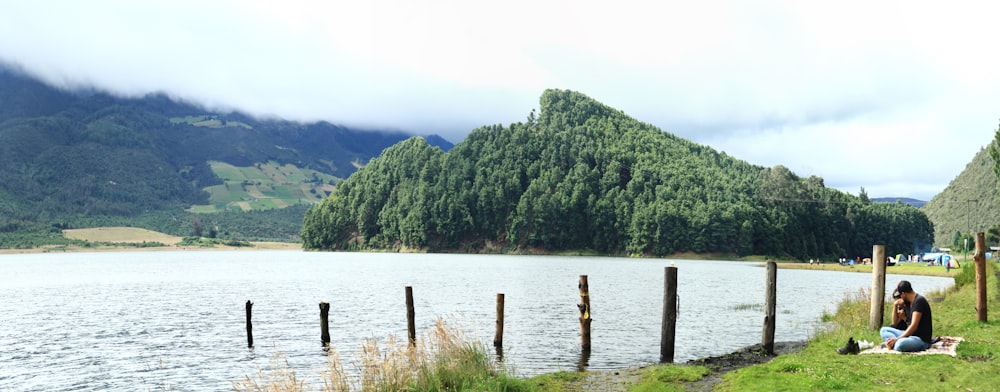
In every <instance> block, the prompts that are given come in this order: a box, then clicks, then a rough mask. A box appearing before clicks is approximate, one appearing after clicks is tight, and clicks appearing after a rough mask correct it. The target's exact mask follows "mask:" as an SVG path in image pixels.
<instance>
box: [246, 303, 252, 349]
mask: <svg viewBox="0 0 1000 392" xmlns="http://www.w3.org/2000/svg"><path fill="white" fill-rule="evenodd" d="M251 309H253V302H250V301H247V347H250V348H253V324H251V323H250V310H251Z"/></svg>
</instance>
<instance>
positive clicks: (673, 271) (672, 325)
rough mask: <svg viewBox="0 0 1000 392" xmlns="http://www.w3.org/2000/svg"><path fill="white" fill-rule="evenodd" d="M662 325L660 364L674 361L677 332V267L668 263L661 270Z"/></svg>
mask: <svg viewBox="0 0 1000 392" xmlns="http://www.w3.org/2000/svg"><path fill="white" fill-rule="evenodd" d="M663 270H664V272H663V323H662V324H661V326H660V362H673V361H674V337H675V335H676V334H675V332H676V331H677V267H675V266H674V263H670V266H669V267H666V268H664V269H663Z"/></svg>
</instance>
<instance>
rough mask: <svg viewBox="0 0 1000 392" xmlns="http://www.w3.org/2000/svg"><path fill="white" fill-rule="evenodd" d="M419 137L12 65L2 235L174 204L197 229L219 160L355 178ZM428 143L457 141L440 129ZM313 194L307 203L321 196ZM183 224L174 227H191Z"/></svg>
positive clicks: (0, 104)
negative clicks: (48, 75) (272, 117)
mask: <svg viewBox="0 0 1000 392" xmlns="http://www.w3.org/2000/svg"><path fill="white" fill-rule="evenodd" d="M410 136H412V135H410V134H405V133H402V132H398V131H361V130H356V129H349V128H345V127H341V126H336V125H333V124H329V123H325V122H321V123H312V124H301V123H294V122H288V121H261V120H257V119H254V118H251V117H248V116H245V115H241V114H239V113H214V112H211V111H208V110H206V109H203V108H200V107H197V106H193V105H189V104H185V103H180V102H175V101H172V100H171V99H169V98H167V97H165V96H163V95H149V96H146V97H143V98H137V99H126V98H116V97H113V96H110V95H107V94H103V93H100V92H94V91H83V92H79V91H78V92H66V91H61V90H58V89H54V88H51V87H48V86H46V85H44V84H42V83H41V82H39V81H37V80H34V79H32V78H29V77H26V76H24V75H23V74H21V73H20V72H19V71H17V70H15V69H13V68H11V67H6V66H4V65H3V64H0V234H3V233H10V232H16V231H19V230H24V229H26V228H30V227H34V226H38V225H43V226H51V225H54V226H57V227H65V226H67V225H71V226H72V225H78V224H91V223H90V222H109V223H110V222H114V223H116V224H122V223H125V224H129V222H127V219H123V218H136V217H138V216H140V215H143V214H147V215H148V214H152V213H157V212H164V211H167V212H170V216H171V218H170V219H174V220H177V219H180V220H183V225H184V226H187V227H190V223H191V216H184V210H185V209H188V208H190V207H191V206H192V205H207V204H209V203H210V198H209V193H208V192H206V191H205V188H206V187H210V186H215V185H220V184H223V180H222V179H221V178H220V177H219V176H218V175H217V174H216V173H214V172H213V170H212V168H211V167H210V162H219V165H222V164H226V165H229V166H227V167H252V165H259V164H270V165H272V166H273V167H281V168H291V167H293V166H294V167H295V168H297V169H301V170H302V172H304V173H309V174H313V175H314V178H320V176H323V178H331V179H332V178H345V177H347V176H349V175H350V174H351V173H353V172H354V171H355V170H357V167H358V166H360V165H363V164H365V163H367V162H368V160H369V159H371V158H372V157H374V156H376V155H378V154H379V153H380V152H381V151H382V150H383V149H385V148H386V147H388V146H391V145H393V144H395V143H397V142H399V141H401V140H405V139H406V138H409V137H410ZM427 140H430V141H432V142H434V143H436V144H438V145H440V146H442V147H443V148H445V149H447V148H450V147H451V144H450V143H449V142H447V141H445V140H444V139H441V138H440V137H437V136H428V137H427ZM286 165H290V166H286ZM258 167H260V166H258ZM265 169H266V168H265ZM290 170H291V169H289V170H285V172H286V173H288V172H289V171H290ZM318 181H319V180H317V182H318ZM327 181H330V182H332V180H327ZM324 183H325V181H324ZM237 186H238V184H237ZM312 197H313V199H314V200H311V201H307V202H312V201H317V200H318V197H317V196H312ZM304 211H305V208H299V209H297V212H295V213H297V214H298V216H297V217H294V220H292V221H293V222H295V226H294V227H291V228H287V227H286V228H282V229H278V230H275V231H276V232H275V233H272V234H271V235H273V236H275V237H278V238H296V237H297V234H298V232H299V231H300V229H301V222H302V220H301V218H302V214H304ZM178 214H179V215H181V216H182V217H181V218H177V216H178ZM220 216H221V215H213V217H212V220H215V219H216V218H218V217H220ZM234 219H235V220H234V221H240V220H243V219H244V218H242V217H237V218H234ZM158 223H162V224H167V223H168V222H165V221H163V220H162V219H161V222H158ZM148 226H149V225H146V227H147V228H152V229H158V230H164V228H163V227H148ZM180 226H181V225H173V226H170V227H171V228H167V229H165V230H166V231H168V232H171V233H172V234H176V235H186V234H189V233H190V231H188V230H186V229H180V228H179V227H180ZM235 229H236V228H234V230H235ZM282 231H283V232H282ZM2 242H3V241H0V245H3V244H2Z"/></svg>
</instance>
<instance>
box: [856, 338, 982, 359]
mask: <svg viewBox="0 0 1000 392" xmlns="http://www.w3.org/2000/svg"><path fill="white" fill-rule="evenodd" d="M940 339H941V340H939V341H937V342H935V343H934V344H932V345H931V347H930V348H928V349H926V350H924V351H917V352H911V353H903V352H899V351H896V350H890V349H889V348H888V347H886V346H885V343H883V344H881V345H878V346H875V347H872V348H870V349H867V350H864V351H862V352H861V354H913V355H930V354H947V355H951V356H953V357H954V356H955V355H957V354H956V353H955V349H956V348H958V343H959V342H961V341H962V340H964V339H962V338H961V337H959V336H941V337H940Z"/></svg>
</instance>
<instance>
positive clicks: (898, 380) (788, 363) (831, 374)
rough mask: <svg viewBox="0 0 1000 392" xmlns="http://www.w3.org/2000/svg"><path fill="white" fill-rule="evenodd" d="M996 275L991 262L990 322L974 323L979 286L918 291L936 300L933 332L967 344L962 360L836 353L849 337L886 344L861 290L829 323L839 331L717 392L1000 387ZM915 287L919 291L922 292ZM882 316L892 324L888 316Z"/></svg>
mask: <svg viewBox="0 0 1000 392" xmlns="http://www.w3.org/2000/svg"><path fill="white" fill-rule="evenodd" d="M971 264H972V263H969V265H968V266H965V267H966V268H962V269H961V271H960V274H962V275H965V276H968V275H972V276H973V277H974V275H975V273H974V269H973V268H972V265H971ZM993 269H994V266H993V265H992V264H991V263H990V264H989V266H988V270H989V272H988V273H987V275H988V283H987V286H988V288H989V289H988V292H989V293H991V294H990V295H989V296H988V306H987V308H988V310H989V314H988V317H987V319H988V320H993V321H989V322H987V323H980V322H979V321H977V320H976V312H975V310H974V309H975V304H976V297H975V296H976V289H975V284H974V283H971V284H965V285H962V286H956V287H955V288H953V289H951V290H949V291H948V292H947V293H921V294H923V295H925V296H926V297H927V298H928V299H929V300H930V301H931V307H932V310H933V312H934V313H933V314H934V334H935V335H947V336H961V337H963V338H964V339H965V341H964V342H962V343H961V344H959V346H958V350H957V352H958V357H957V358H952V357H949V356H946V355H924V356H916V355H837V354H836V352H835V351H836V349H837V348H838V347H841V346H843V344H844V342H845V341H847V338H848V337H854V338H855V339H862V340H869V341H873V342H878V341H880V340H881V339H880V337H879V336H878V331H871V330H869V329H868V325H867V324H868V306H867V301H868V300H867V295H866V293H864V292H862V293H855V294H854V295H853V296H852V297H849V298H846V299H845V301H844V302H843V303H842V304H841V306H840V308H839V309H838V311H837V314H835V315H830V316H828V317H827V318H828V319H829V320H830V321H832V322H833V323H834V324H835V325H836V328H834V329H833V330H831V331H830V332H827V333H823V334H820V335H818V336H816V337H815V338H813V339H812V340H811V341H810V342H809V345H808V346H807V347H806V348H805V349H803V350H801V351H799V352H797V353H793V354H789V355H782V356H779V357H777V358H776V359H774V360H773V361H771V362H769V363H766V364H762V365H757V366H751V367H747V368H744V369H740V370H737V371H734V372H731V373H729V374H726V375H725V376H724V378H723V383H722V384H721V385H719V386H718V387H717V388H716V390H722V391H800V390H874V391H917V390H919V391H934V390H949V391H954V390H959V391H966V390H972V391H980V390H995V389H996V388H998V386H1000V376H998V375H997V373H996V371H995V368H996V363H995V362H994V360H995V359H996V358H997V355H1000V323H997V320H1000V308H998V306H1000V304H998V303H997V302H998V301H997V292H996V290H997V287H998V285H997V278H996V275H995V274H994V271H993ZM962 279H963V278H960V279H957V280H962ZM964 279H965V281H969V279H968V278H964ZM915 289H917V291H918V292H920V290H919V288H915ZM887 308H888V307H887ZM885 318H886V319H888V315H886V316H885Z"/></svg>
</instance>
